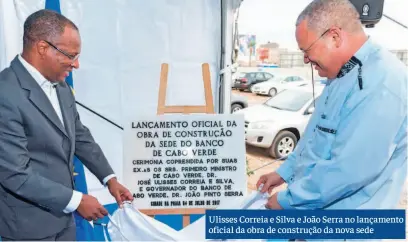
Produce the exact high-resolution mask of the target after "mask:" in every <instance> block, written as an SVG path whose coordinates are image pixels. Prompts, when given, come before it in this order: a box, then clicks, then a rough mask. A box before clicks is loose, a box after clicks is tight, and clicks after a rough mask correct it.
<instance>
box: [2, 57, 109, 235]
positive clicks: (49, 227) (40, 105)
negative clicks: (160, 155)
mask: <svg viewBox="0 0 408 242" xmlns="http://www.w3.org/2000/svg"><path fill="white" fill-rule="evenodd" d="M56 88H57V94H58V99H59V101H60V106H61V110H62V115H63V118H64V124H65V128H64V126H63V125H62V123H61V121H60V120H59V118H58V116H57V114H56V112H55V110H54V109H53V107H52V105H51V102H50V101H49V100H48V98H47V96H46V95H45V93H44V91H43V90H42V89H41V87H40V86H39V85H38V83H37V82H36V81H35V80H34V79H33V77H32V76H31V75H30V74H29V73H28V71H27V70H26V69H25V68H24V66H23V65H22V64H21V62H20V61H19V60H18V58H17V57H16V58H15V59H14V60H13V61H12V63H11V65H10V67H9V68H7V69H5V70H3V71H2V72H0V236H4V237H7V238H13V239H17V240H20V239H21V240H22V239H39V238H43V237H47V236H50V235H53V234H56V233H58V232H60V231H61V230H62V229H63V228H65V227H67V226H68V225H69V224H70V223H72V219H73V216H72V214H65V213H63V210H64V208H65V207H66V206H67V204H68V202H69V201H70V199H71V196H72V190H73V189H74V182H73V157H74V154H75V155H76V156H77V157H78V158H79V159H80V160H81V161H82V162H83V163H84V165H85V166H86V167H87V168H88V169H89V170H90V171H91V172H92V173H93V174H95V176H96V177H97V178H98V179H99V181H100V182H101V183H102V180H103V179H104V178H105V177H106V176H108V175H110V174H113V170H112V168H111V167H110V165H109V163H108V161H107V160H106V158H105V156H104V154H103V153H102V150H101V148H100V147H99V146H98V145H97V144H96V143H95V141H94V139H93V138H92V136H91V133H90V132H89V130H88V129H87V128H86V127H85V126H84V125H83V124H82V123H81V120H80V118H79V115H78V111H77V109H76V105H75V100H74V96H73V94H72V91H71V89H70V87H69V86H68V85H67V84H66V83H65V82H63V83H61V84H59V85H57V87H56Z"/></svg>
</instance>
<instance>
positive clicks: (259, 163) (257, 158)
mask: <svg viewBox="0 0 408 242" xmlns="http://www.w3.org/2000/svg"><path fill="white" fill-rule="evenodd" d="M232 92H233V93H235V94H237V95H241V96H246V97H247V98H248V103H249V106H252V105H256V104H260V103H263V102H265V101H266V100H267V99H268V98H269V97H263V96H257V95H255V94H252V93H250V92H240V91H236V90H233V91H232ZM246 151H247V160H248V170H249V171H252V170H256V171H255V172H254V173H253V174H252V175H249V176H248V190H256V182H257V181H258V179H259V177H260V176H261V175H263V174H265V173H269V172H272V171H275V170H276V169H277V168H278V167H279V166H280V165H281V164H282V161H276V160H273V159H272V158H271V157H269V156H268V154H267V152H266V151H265V150H264V149H261V148H257V147H253V146H249V145H247V146H246ZM283 188H285V185H282V186H280V187H278V188H277V189H276V191H279V190H282V189H283ZM407 189H408V180H407V182H406V184H405V187H404V194H402V196H401V199H400V201H399V205H398V208H399V209H406V208H407V197H408V194H407ZM407 220H408V213H407ZM406 232H407V238H408V223H407V229H406Z"/></svg>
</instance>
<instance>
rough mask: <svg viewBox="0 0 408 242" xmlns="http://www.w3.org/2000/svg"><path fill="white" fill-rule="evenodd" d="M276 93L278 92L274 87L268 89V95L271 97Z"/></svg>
mask: <svg viewBox="0 0 408 242" xmlns="http://www.w3.org/2000/svg"><path fill="white" fill-rule="evenodd" d="M276 93H278V91H277V90H276V88H271V89H270V90H269V93H268V94H269V96H271V97H273V96H275V95H276Z"/></svg>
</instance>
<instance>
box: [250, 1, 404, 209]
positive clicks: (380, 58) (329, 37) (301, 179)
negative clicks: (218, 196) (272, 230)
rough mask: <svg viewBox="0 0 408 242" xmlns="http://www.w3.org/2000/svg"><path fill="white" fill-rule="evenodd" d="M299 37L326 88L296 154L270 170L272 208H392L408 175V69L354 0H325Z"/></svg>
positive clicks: (309, 11) (303, 18)
mask: <svg viewBox="0 0 408 242" xmlns="http://www.w3.org/2000/svg"><path fill="white" fill-rule="evenodd" d="M296 39H297V42H298V45H299V47H300V48H301V50H302V51H303V52H304V58H305V62H306V63H311V64H312V65H313V66H314V68H315V69H316V70H317V71H318V73H319V75H320V76H322V77H327V79H328V81H327V84H326V87H325V89H324V91H323V93H322V95H321V96H320V98H319V99H318V101H317V102H316V108H315V112H314V113H313V115H312V117H311V119H310V121H309V124H308V126H307V128H306V130H305V132H304V134H303V137H302V138H301V140H300V141H299V143H298V145H297V146H296V148H295V150H294V151H293V153H291V154H290V156H289V157H288V158H287V160H286V161H285V162H284V163H283V164H282V165H281V167H280V168H279V169H278V170H277V171H276V172H272V173H269V174H266V175H263V176H262V177H261V178H260V179H259V181H258V184H257V185H258V187H259V185H260V184H264V186H263V188H262V192H266V191H269V192H271V191H272V190H273V188H275V187H277V186H279V185H281V184H283V183H285V182H286V183H287V184H288V186H287V188H286V189H285V190H283V191H280V192H278V193H275V194H273V195H272V196H271V197H270V199H269V201H268V204H267V207H269V208H271V209H391V208H395V207H396V205H397V204H398V201H399V198H400V196H401V191H402V189H403V187H404V183H405V179H406V173H407V141H406V138H407V137H406V136H407V81H408V77H407V76H408V75H407V67H406V66H405V65H403V64H402V63H401V62H400V61H399V60H398V59H397V58H396V56H394V55H393V54H391V53H390V52H388V51H387V50H385V49H383V48H382V47H380V46H379V45H377V44H376V43H375V42H374V41H373V40H372V39H370V38H369V37H367V36H366V34H365V33H364V30H363V28H362V26H361V22H360V20H359V14H358V12H357V11H356V9H355V8H354V6H353V5H352V4H351V3H350V2H349V1H348V0H318V1H313V2H312V3H310V4H309V5H308V6H307V7H306V8H305V10H304V11H303V12H302V13H301V14H300V16H299V18H298V21H297V27H296Z"/></svg>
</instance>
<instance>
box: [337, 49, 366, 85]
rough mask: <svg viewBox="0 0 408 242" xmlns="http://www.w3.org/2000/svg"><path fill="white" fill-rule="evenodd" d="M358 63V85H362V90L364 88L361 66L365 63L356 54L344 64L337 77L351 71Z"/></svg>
mask: <svg viewBox="0 0 408 242" xmlns="http://www.w3.org/2000/svg"><path fill="white" fill-rule="evenodd" d="M356 65H358V85H359V87H360V90H362V89H363V78H362V76H361V67H362V66H363V64H362V63H361V61H360V60H359V59H357V58H356V57H355V56H353V57H351V59H350V60H349V61H348V62H347V63H346V64H344V66H343V67H342V68H341V69H340V71H339V74H337V78H341V77H343V76H344V75H346V74H347V73H349V72H350V71H351V70H352V69H353V68H354V67H355V66H356Z"/></svg>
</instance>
